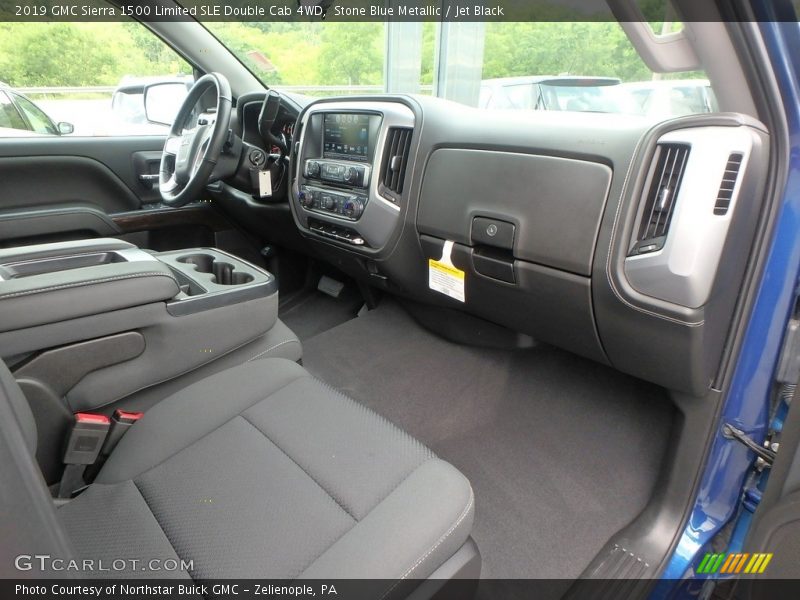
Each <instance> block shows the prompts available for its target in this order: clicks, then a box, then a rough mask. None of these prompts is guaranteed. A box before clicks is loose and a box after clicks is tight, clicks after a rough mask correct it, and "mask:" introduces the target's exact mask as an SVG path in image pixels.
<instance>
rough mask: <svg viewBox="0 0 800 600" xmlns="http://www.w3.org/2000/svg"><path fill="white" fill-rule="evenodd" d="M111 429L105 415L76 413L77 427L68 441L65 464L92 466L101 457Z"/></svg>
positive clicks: (75, 426) (73, 428) (109, 421)
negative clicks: (101, 451)
mask: <svg viewBox="0 0 800 600" xmlns="http://www.w3.org/2000/svg"><path fill="white" fill-rule="evenodd" d="M110 428H111V420H110V419H109V418H108V417H107V416H105V415H95V414H92V413H76V414H75V425H73V427H72V431H71V432H70V434H69V439H68V440H67V449H66V451H65V452H64V463H65V464H67V465H91V464H92V463H94V461H96V460H97V457H98V456H99V455H100V450H101V449H102V448H103V442H105V440H106V437H107V436H108V431H109V429H110Z"/></svg>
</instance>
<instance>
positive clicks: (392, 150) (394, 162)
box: [380, 127, 414, 199]
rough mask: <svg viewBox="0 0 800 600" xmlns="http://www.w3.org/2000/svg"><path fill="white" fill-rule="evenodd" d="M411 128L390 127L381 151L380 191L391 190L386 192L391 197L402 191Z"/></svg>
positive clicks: (412, 131) (409, 147) (409, 148)
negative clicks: (384, 145) (381, 185)
mask: <svg viewBox="0 0 800 600" xmlns="http://www.w3.org/2000/svg"><path fill="white" fill-rule="evenodd" d="M413 133H414V130H413V129H409V128H407V127H392V128H390V129H389V133H388V135H387V136H386V147H385V149H384V151H383V162H382V163H381V174H380V176H381V179H380V181H381V183H382V184H383V187H384V189H383V190H381V191H387V190H388V191H389V192H393V193H390V194H388V195H389V196H390V197H392V199H396V198H395V196H399V195H400V194H402V193H403V181H404V180H405V177H406V167H407V166H408V153H409V151H410V150H411V135H412V134H413Z"/></svg>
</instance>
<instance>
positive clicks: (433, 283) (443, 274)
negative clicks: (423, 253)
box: [428, 258, 466, 302]
mask: <svg viewBox="0 0 800 600" xmlns="http://www.w3.org/2000/svg"><path fill="white" fill-rule="evenodd" d="M464 275H465V273H464V271H462V270H461V269H458V268H456V267H454V266H451V265H447V264H445V263H443V262H441V261H438V260H434V259H433V258H429V259H428V287H429V288H431V289H432V290H434V291H436V292H439V293H442V294H445V295H446V296H450V297H451V298H453V299H455V300H458V301H459V302H466V297H465V296H464Z"/></svg>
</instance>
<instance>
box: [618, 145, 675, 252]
mask: <svg viewBox="0 0 800 600" xmlns="http://www.w3.org/2000/svg"><path fill="white" fill-rule="evenodd" d="M688 158H689V146H688V145H686V144H659V145H658V148H657V149H656V156H655V159H654V160H655V168H654V169H653V171H652V173H651V179H650V185H649V188H647V192H646V194H647V195H646V196H645V202H644V206H643V208H642V216H641V222H640V224H639V232H638V234H637V235H636V239H635V241H634V244H633V250H632V252H631V254H646V253H648V252H655V251H657V250H661V248H663V247H664V242H665V241H666V238H667V232H668V231H669V224H670V221H671V220H672V213H673V210H674V208H675V200H676V199H677V197H678V191H679V190H680V186H681V180H682V179H683V172H684V170H685V169H686V162H687V160H688Z"/></svg>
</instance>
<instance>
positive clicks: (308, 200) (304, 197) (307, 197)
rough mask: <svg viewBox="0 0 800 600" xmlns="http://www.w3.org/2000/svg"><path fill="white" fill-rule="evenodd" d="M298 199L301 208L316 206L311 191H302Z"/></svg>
mask: <svg viewBox="0 0 800 600" xmlns="http://www.w3.org/2000/svg"><path fill="white" fill-rule="evenodd" d="M298 198H299V200H300V206H302V207H303V208H312V207H313V206H314V192H312V191H310V190H308V191H302V192H300V194H299V195H298Z"/></svg>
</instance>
